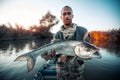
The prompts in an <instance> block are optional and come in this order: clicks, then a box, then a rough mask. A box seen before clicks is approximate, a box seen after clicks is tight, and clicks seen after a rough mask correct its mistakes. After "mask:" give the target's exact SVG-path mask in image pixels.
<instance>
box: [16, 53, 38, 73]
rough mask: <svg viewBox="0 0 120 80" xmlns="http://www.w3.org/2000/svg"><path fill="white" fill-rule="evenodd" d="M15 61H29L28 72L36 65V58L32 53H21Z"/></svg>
mask: <svg viewBox="0 0 120 80" xmlns="http://www.w3.org/2000/svg"><path fill="white" fill-rule="evenodd" d="M14 61H27V69H28V72H30V71H31V70H32V69H33V67H34V65H35V61H36V59H34V58H33V57H32V56H31V55H21V56H18V57H17V58H16V59H15V60H14Z"/></svg>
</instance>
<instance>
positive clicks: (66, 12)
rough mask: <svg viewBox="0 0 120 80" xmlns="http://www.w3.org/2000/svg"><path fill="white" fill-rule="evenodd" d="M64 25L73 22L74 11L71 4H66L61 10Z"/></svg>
mask: <svg viewBox="0 0 120 80" xmlns="http://www.w3.org/2000/svg"><path fill="white" fill-rule="evenodd" d="M60 18H61V19H62V21H63V24H64V26H65V27H66V26H69V25H71V23H72V19H73V11H72V8H71V7H69V6H64V7H63V8H62V10H61V17H60Z"/></svg>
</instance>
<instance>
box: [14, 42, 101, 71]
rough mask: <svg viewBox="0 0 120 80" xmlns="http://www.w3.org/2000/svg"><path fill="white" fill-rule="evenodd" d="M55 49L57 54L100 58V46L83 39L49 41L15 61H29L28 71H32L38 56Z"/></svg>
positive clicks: (82, 57)
mask: <svg viewBox="0 0 120 80" xmlns="http://www.w3.org/2000/svg"><path fill="white" fill-rule="evenodd" d="M53 49H54V50H55V51H56V55H57V54H64V55H69V56H79V57H80V58H81V59H83V60H84V59H89V58H100V57H101V55H100V53H99V48H97V47H96V46H95V45H93V44H90V43H88V42H83V41H73V40H65V41H58V42H55V43H49V44H47V45H44V46H42V47H40V48H37V49H35V50H33V51H31V52H28V53H26V54H23V55H20V56H18V57H17V58H16V59H15V61H25V60H26V61H27V68H28V71H31V70H32V69H33V67H34V65H35V62H36V59H37V57H38V56H40V55H42V54H43V53H45V52H48V51H50V50H53Z"/></svg>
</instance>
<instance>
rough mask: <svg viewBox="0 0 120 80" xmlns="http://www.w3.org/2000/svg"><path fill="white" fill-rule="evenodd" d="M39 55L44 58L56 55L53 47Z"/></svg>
mask: <svg viewBox="0 0 120 80" xmlns="http://www.w3.org/2000/svg"><path fill="white" fill-rule="evenodd" d="M41 56H42V57H43V58H44V59H46V60H49V59H53V58H54V57H55V56H56V51H55V49H52V50H48V51H45V52H44V53H43V54H42V55H41Z"/></svg>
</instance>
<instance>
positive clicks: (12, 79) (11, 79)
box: [0, 39, 120, 80]
mask: <svg viewBox="0 0 120 80" xmlns="http://www.w3.org/2000/svg"><path fill="white" fill-rule="evenodd" d="M49 42H50V40H49V39H44V40H40V39H32V40H18V41H5V42H0V80H24V79H26V80H32V79H33V77H34V74H35V73H36V72H37V71H38V69H39V68H40V66H42V64H43V63H44V62H45V61H44V60H43V59H42V58H41V57H38V58H37V62H36V65H35V67H34V69H33V70H32V71H31V72H29V73H28V72H27V67H26V62H14V59H15V58H16V57H17V56H18V55H20V54H24V53H26V52H29V51H31V50H33V49H35V48H38V47H40V46H42V45H44V44H47V43H49ZM119 49H120V46H118V45H117V44H109V46H106V47H105V46H104V47H103V48H101V53H102V59H96V60H88V61H86V62H85V76H86V77H85V79H86V80H108V79H109V80H112V79H113V80H115V79H117V78H119V75H118V73H120V69H119V67H120V57H118V56H116V54H117V55H120V50H119ZM96 72H97V73H96Z"/></svg>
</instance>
